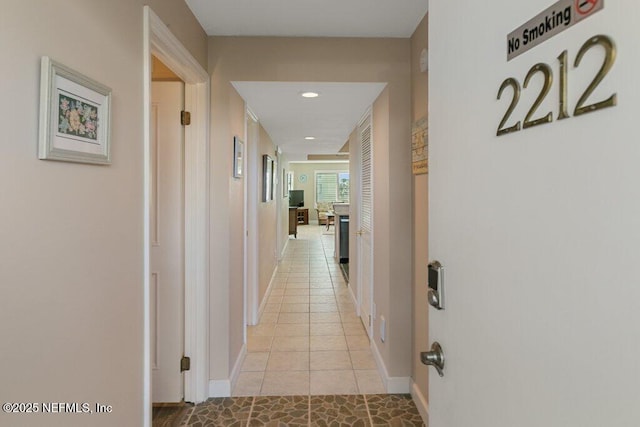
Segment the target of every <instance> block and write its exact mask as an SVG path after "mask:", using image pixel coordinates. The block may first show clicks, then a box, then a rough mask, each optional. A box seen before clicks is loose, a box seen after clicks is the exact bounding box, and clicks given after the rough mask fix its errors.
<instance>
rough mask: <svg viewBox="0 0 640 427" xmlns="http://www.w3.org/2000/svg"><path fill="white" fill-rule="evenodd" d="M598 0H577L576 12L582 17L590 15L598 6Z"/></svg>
mask: <svg viewBox="0 0 640 427" xmlns="http://www.w3.org/2000/svg"><path fill="white" fill-rule="evenodd" d="M598 3H599V1H598V0H576V10H577V11H578V13H579V14H580V15H588V14H589V13H590V12H592V11H593V10H594V9H595V8H596V6H597V5H598Z"/></svg>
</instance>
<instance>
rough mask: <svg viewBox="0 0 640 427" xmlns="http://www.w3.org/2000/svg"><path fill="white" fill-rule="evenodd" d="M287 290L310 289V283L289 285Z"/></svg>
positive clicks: (292, 283)
mask: <svg viewBox="0 0 640 427" xmlns="http://www.w3.org/2000/svg"><path fill="white" fill-rule="evenodd" d="M287 289H309V283H308V282H291V283H287Z"/></svg>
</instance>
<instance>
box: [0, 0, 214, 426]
mask: <svg viewBox="0 0 640 427" xmlns="http://www.w3.org/2000/svg"><path fill="white" fill-rule="evenodd" d="M145 3H146V4H151V6H152V8H153V9H154V11H155V12H156V13H157V14H158V15H159V16H160V18H161V19H163V20H164V21H165V22H166V23H169V24H171V29H172V31H173V32H174V34H175V35H176V36H177V37H178V38H179V39H180V40H181V41H182V42H183V43H184V44H185V46H186V47H187V48H188V49H189V50H190V51H191V52H192V53H193V55H194V56H195V57H196V58H197V59H198V60H199V61H200V62H201V63H203V66H206V62H205V58H206V55H207V52H206V42H207V39H206V36H205V33H204V31H202V29H201V28H200V26H199V24H198V22H197V21H196V20H195V18H194V17H193V15H192V14H191V12H190V11H189V9H188V8H187V7H186V5H185V4H184V3H182V2H175V1H172V0H151V1H142V0H112V1H109V2H105V1H98V0H86V1H70V0H59V1H55V2H46V1H36V2H31V1H29V2H25V1H22V0H6V1H3V3H2V14H0V39H2V43H0V55H1V56H2V57H3V58H5V62H4V64H5V66H4V67H3V79H4V82H3V84H2V85H0V94H1V96H2V99H3V102H2V103H1V104H0V124H1V126H2V129H3V135H2V138H1V139H0V159H2V160H1V161H0V162H1V166H0V171H2V172H0V175H1V176H2V179H0V200H1V202H0V204H1V205H2V208H1V209H0V224H1V225H0V336H2V344H1V345H0V347H1V349H0V355H1V358H2V364H1V365H0V384H2V385H1V386H0V400H1V401H2V402H90V403H91V404H95V403H96V402H100V403H103V404H108V405H112V406H113V412H112V413H110V414H105V415H80V414H42V413H39V414H6V413H4V412H0V425H12V426H16V425H20V426H42V425H47V426H86V425H88V424H91V425H92V426H114V425H122V426H125V425H126V426H138V425H141V424H142V419H143V319H144V313H143V259H144V257H143V255H144V254H143V206H144V200H143V190H144V188H143V167H144V164H143V143H142V141H143V117H142V114H143V99H142V97H143V69H142V67H143V61H142V48H143V46H142V35H143V28H142V27H143V5H144V4H145ZM42 55H47V56H50V57H51V58H52V59H54V60H56V61H59V62H61V63H63V64H65V65H67V66H69V67H71V68H73V69H75V70H77V71H79V72H81V73H82V74H85V75H87V76H89V77H91V78H93V79H95V80H97V81H99V82H101V83H103V84H105V85H107V86H109V87H111V89H112V91H113V92H112V94H113V105H112V109H111V113H112V125H111V154H112V162H113V163H112V165H110V166H94V165H83V164H73V163H66V162H55V161H43V160H38V154H37V153H38V150H37V147H38V108H39V86H40V57H41V56H42Z"/></svg>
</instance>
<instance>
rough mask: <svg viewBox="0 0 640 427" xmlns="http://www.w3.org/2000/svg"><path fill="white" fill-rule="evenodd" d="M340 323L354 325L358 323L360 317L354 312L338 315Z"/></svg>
mask: <svg viewBox="0 0 640 427" xmlns="http://www.w3.org/2000/svg"><path fill="white" fill-rule="evenodd" d="M340 318H341V319H342V323H355V322H360V317H358V315H357V314H356V313H355V312H346V313H340Z"/></svg>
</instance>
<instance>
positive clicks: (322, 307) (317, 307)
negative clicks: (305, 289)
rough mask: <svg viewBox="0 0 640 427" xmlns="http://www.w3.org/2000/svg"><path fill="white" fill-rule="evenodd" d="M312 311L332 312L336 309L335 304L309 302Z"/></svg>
mask: <svg viewBox="0 0 640 427" xmlns="http://www.w3.org/2000/svg"><path fill="white" fill-rule="evenodd" d="M309 309H310V310H311V312H312V313H332V312H336V311H338V306H337V305H336V304H309Z"/></svg>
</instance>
